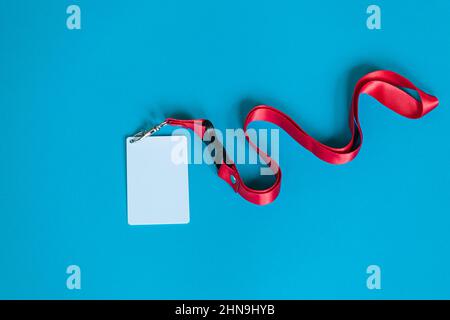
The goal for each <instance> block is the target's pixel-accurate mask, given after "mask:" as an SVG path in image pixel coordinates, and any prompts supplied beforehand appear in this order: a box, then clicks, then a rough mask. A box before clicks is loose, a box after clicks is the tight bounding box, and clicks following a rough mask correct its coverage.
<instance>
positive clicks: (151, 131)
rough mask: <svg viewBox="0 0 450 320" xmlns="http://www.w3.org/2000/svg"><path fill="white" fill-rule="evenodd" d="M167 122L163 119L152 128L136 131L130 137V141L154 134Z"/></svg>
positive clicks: (136, 140)
mask: <svg viewBox="0 0 450 320" xmlns="http://www.w3.org/2000/svg"><path fill="white" fill-rule="evenodd" d="M166 124H167V121H163V122H161V123H160V124H158V125H156V126H154V127H153V128H151V129H149V130H143V131H139V132H138V133H136V134H135V135H134V136H133V138H131V140H130V143H135V142H138V141H139V140H141V139H143V138H145V137H148V136H151V135H152V134H154V133H155V132H157V131H159V130H161V128H162V127H164V126H165V125H166Z"/></svg>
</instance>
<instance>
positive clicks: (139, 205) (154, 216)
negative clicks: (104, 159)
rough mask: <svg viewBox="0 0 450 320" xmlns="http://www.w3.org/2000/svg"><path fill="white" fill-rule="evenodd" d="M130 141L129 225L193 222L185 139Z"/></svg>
mask: <svg viewBox="0 0 450 320" xmlns="http://www.w3.org/2000/svg"><path fill="white" fill-rule="evenodd" d="M131 139H132V138H127V140H126V145H127V203H128V224H130V225H146V224H180V223H189V183H188V164H187V163H188V162H187V160H188V152H187V151H188V150H187V138H186V137H185V136H150V137H145V138H143V139H141V140H139V141H137V142H134V143H132V142H130V140H131Z"/></svg>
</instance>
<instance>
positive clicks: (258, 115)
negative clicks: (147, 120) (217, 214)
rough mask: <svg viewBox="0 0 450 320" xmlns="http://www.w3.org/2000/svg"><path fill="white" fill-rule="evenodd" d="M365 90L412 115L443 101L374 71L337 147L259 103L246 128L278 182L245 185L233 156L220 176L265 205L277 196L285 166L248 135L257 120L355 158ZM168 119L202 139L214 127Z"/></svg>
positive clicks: (341, 158)
mask: <svg viewBox="0 0 450 320" xmlns="http://www.w3.org/2000/svg"><path fill="white" fill-rule="evenodd" d="M404 88H406V89H410V90H414V91H416V92H417V93H418V95H419V99H416V98H414V97H413V96H411V95H410V94H408V93H407V92H406V91H404V90H403V89H404ZM361 94H368V95H370V96H371V97H373V98H375V99H376V100H378V101H379V102H380V103H381V104H383V105H384V106H386V107H388V108H389V109H391V110H393V111H394V112H396V113H398V114H400V115H402V116H404V117H407V118H411V119H418V118H421V117H422V116H424V115H425V114H427V113H428V112H430V111H431V110H433V109H434V108H435V107H437V105H438V104H439V101H438V99H437V98H436V97H434V96H432V95H429V94H427V93H425V92H423V91H422V90H420V89H419V88H417V87H416V86H415V85H414V84H413V83H412V82H411V81H409V80H408V79H406V78H404V77H402V76H401V75H399V74H397V73H395V72H392V71H387V70H380V71H375V72H371V73H369V74H367V75H365V76H364V77H362V78H361V79H360V80H359V81H358V83H357V84H356V86H355V89H354V92H353V98H352V104H351V109H350V117H349V128H350V131H351V139H350V141H349V142H348V144H347V145H346V146H344V147H342V148H333V147H330V146H327V145H326V144H323V143H321V142H320V141H318V140H316V139H314V138H313V137H311V136H310V135H308V134H307V133H306V132H305V131H304V130H303V129H302V128H301V127H300V126H299V125H298V124H297V123H296V122H295V121H294V120H293V119H292V118H290V117H289V116H288V115H286V114H285V113H283V112H281V111H280V110H277V109H275V108H273V107H270V106H266V105H259V106H256V107H254V108H253V109H252V110H250V112H249V113H248V114H247V117H246V119H245V122H244V128H243V129H244V132H245V137H246V139H247V141H248V142H249V144H250V145H251V146H252V147H253V148H254V149H255V150H256V151H257V152H258V154H259V155H260V156H261V158H262V159H263V160H264V161H265V162H266V163H267V164H268V165H269V166H270V168H271V169H272V171H273V172H274V174H275V182H274V183H273V185H272V186H270V187H269V188H267V189H263V190H257V189H253V188H250V187H248V186H247V185H245V183H244V181H243V180H242V178H241V177H240V175H239V172H238V170H237V168H236V165H235V164H234V163H233V162H232V161H229V160H227V161H226V162H223V161H221V162H220V163H218V164H217V168H218V175H219V177H220V178H222V179H223V180H225V181H226V182H227V183H228V184H229V185H230V186H231V187H232V188H233V190H234V191H235V192H237V193H239V194H240V195H241V196H242V197H243V198H244V199H246V200H248V201H250V202H252V203H255V204H258V205H265V204H268V203H271V202H273V201H274V200H275V199H276V198H277V196H278V194H279V192H280V186H281V170H280V168H279V166H278V164H277V163H276V162H275V161H274V160H273V159H271V158H270V157H269V156H268V155H267V154H266V153H264V152H263V151H262V150H260V149H259V148H258V147H257V146H256V145H255V144H254V143H253V142H252V141H251V140H250V138H249V136H248V135H247V127H248V126H249V124H250V123H251V122H253V121H266V122H270V123H273V124H275V125H277V126H279V127H280V128H281V129H283V130H284V131H286V132H287V133H288V134H289V135H290V136H291V137H292V138H293V139H294V140H295V141H297V142H298V143H299V144H301V145H302V146H303V147H304V148H306V149H307V150H309V151H311V152H312V153H313V154H314V155H316V156H317V157H318V158H319V159H321V160H323V161H326V162H328V163H331V164H344V163H347V162H349V161H351V160H353V159H354V158H355V157H356V155H357V154H358V152H359V150H360V148H361V145H362V141H363V135H362V131H361V127H360V124H359V119H358V100H359V96H360V95H361ZM166 122H167V124H170V125H175V126H182V127H184V128H188V129H191V130H194V132H195V133H196V134H197V135H198V136H200V138H201V139H202V140H204V136H205V133H206V132H207V130H208V129H212V128H213V127H212V124H211V122H210V121H208V120H205V119H196V120H178V119H173V118H168V119H166ZM224 155H225V150H224ZM225 158H226V157H225Z"/></svg>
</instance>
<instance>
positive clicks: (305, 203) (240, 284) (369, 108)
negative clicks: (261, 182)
mask: <svg viewBox="0 0 450 320" xmlns="http://www.w3.org/2000/svg"><path fill="white" fill-rule="evenodd" d="M372 3H375V4H377V5H379V6H380V7H381V10H382V30H375V31H371V30H368V29H367V28H366V18H367V14H366V8H367V6H368V5H370V4H372ZM70 4H78V5H79V6H80V7H81V12H82V29H81V30H68V29H67V28H66V18H67V14H66V8H67V6H68V5H70ZM449 31H450V2H448V1H444V0H441V1H434V0H428V1H426V3H424V2H423V1H419V0H414V1H395V3H394V1H382V0H377V1H370V2H369V1H317V2H314V1H266V0H252V1H206V0H202V1H195V0H193V1H167V0H152V1H61V0H53V1H48V0H47V1H31V0H30V1H23V0H21V1H17V0H14V1H12V0H10V1H1V3H0V32H1V34H0V41H1V50H0V83H1V86H0V128H1V144H0V177H1V180H0V214H1V216H0V217H1V223H0V243H1V245H0V297H1V298H70V299H72V298H74V299H76V298H363V299H378V298H387V299H390V298H450V256H449V253H450V233H449V227H450V215H449V208H450V194H449V182H450V173H449V169H448V168H449V167H448V165H449V160H448V159H449V158H450V146H449V143H448V139H449V133H448V128H449V121H450V112H449V108H448V101H449V99H450V93H449V92H450V90H449V84H450V81H449V77H448V75H449V74H450V62H449V56H450V42H449V41H448V37H449ZM375 69H390V70H393V71H396V72H399V73H401V74H402V75H404V76H406V77H408V78H410V79H411V80H412V81H413V82H414V83H415V84H417V85H418V86H419V87H420V88H422V89H424V90H425V91H428V92H430V93H432V94H434V95H436V96H438V97H439V99H440V101H441V105H440V107H439V108H437V109H436V110H434V111H433V112H432V113H430V114H429V115H427V116H426V117H425V118H423V119H420V120H416V121H413V120H408V119H405V118H402V117H400V116H398V115H396V114H394V113H393V112H391V111H389V110H387V109H385V108H383V107H381V106H380V105H379V104H378V103H377V102H376V101H374V100H372V98H370V97H367V96H363V97H361V100H360V106H361V111H360V117H361V123H362V127H363V131H364V138H365V140H364V145H363V148H362V150H361V152H360V154H359V156H358V157H357V158H356V159H355V160H354V161H353V162H351V163H349V164H346V165H343V166H332V165H329V164H326V163H323V162H321V161H320V160H318V159H317V158H315V157H314V156H313V155H311V154H310V153H308V152H307V151H305V150H304V149H303V148H301V147H300V146H298V145H296V143H295V142H294V141H293V140H291V139H290V138H289V137H288V136H286V135H285V134H284V133H281V136H280V140H281V146H280V149H281V154H280V162H281V166H282V170H283V173H284V177H283V183H282V191H281V194H280V196H279V198H278V199H277V200H276V201H275V202H274V203H272V204H270V205H268V206H265V207H258V206H255V205H252V204H250V203H248V202H246V201H245V200H243V199H242V198H240V197H239V196H238V195H236V194H234V193H233V191H232V190H231V188H230V187H229V186H228V185H227V184H226V183H224V182H223V181H221V180H220V179H218V178H217V176H216V174H215V172H214V169H213V168H212V167H208V166H206V165H195V166H194V165H192V166H190V167H189V175H190V204H191V223H190V224H188V225H170V226H143V227H130V226H128V225H127V219H126V175H125V145H124V138H125V137H126V136H127V135H130V134H133V133H135V132H136V131H137V130H138V129H140V128H142V127H143V126H144V125H150V124H155V123H157V122H159V121H160V120H161V119H163V118H164V117H165V116H172V115H174V114H180V113H182V114H183V113H184V114H187V115H189V116H190V117H195V118H208V119H211V120H212V121H213V122H214V124H215V126H216V127H217V128H220V129H225V128H238V127H240V126H241V125H242V120H243V118H242V117H243V114H244V113H245V112H246V111H248V110H249V109H250V108H251V107H252V106H253V105H254V104H257V103H265V104H269V105H273V106H275V107H277V108H280V109H282V110H284V111H285V112H287V113H288V114H290V115H291V116H292V117H293V118H294V119H296V120H297V121H298V122H299V123H300V124H301V125H302V127H303V128H304V129H305V130H306V131H307V132H308V133H310V134H311V135H313V136H314V137H316V138H318V139H320V140H321V141H324V142H328V143H331V144H333V145H343V144H345V142H346V141H347V140H348V139H349V132H348V129H347V117H348V108H349V101H350V95H351V91H352V88H353V86H354V84H355V82H356V81H357V79H358V78H359V77H361V76H363V75H364V74H365V73H366V72H369V71H373V70H375ZM166 133H167V132H166ZM250 178H251V177H250ZM70 264H76V265H79V266H80V267H81V271H82V289H81V290H79V291H77V290H73V291H70V290H68V289H67V288H66V278H67V274H66V273H65V271H66V267H67V266H68V265H70ZM370 264H377V265H379V266H380V267H381V269H382V283H381V284H382V289H381V290H378V291H377V290H368V289H367V288H366V278H367V274H366V268H367V266H368V265H370Z"/></svg>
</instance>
